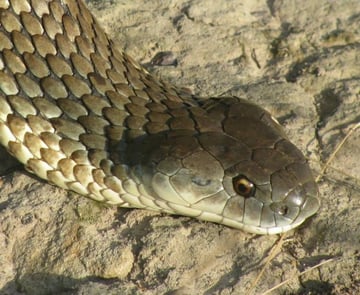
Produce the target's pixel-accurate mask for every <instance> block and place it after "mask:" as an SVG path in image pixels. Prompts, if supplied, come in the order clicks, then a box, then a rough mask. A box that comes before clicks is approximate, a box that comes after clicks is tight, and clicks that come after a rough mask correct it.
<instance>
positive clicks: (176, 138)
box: [133, 99, 319, 234]
mask: <svg viewBox="0 0 360 295" xmlns="http://www.w3.org/2000/svg"><path fill="white" fill-rule="evenodd" d="M219 113H220V114H222V115H221V116H220V117H221V120H219ZM202 116H205V115H204V114H203V115H202ZM206 116H208V118H211V117H214V116H215V117H216V120H214V122H220V124H219V123H212V121H211V120H210V119H209V120H208V124H207V125H206V126H205V125H203V126H201V123H199V124H198V128H197V129H198V130H197V132H194V131H191V130H175V131H172V132H169V133H168V134H167V135H166V136H165V137H164V138H163V139H162V140H161V141H160V142H159V143H158V144H157V145H156V148H154V149H153V151H152V152H151V153H150V154H149V155H150V156H149V157H146V159H145V160H144V161H142V163H141V164H138V165H136V168H134V169H133V174H134V175H135V177H136V178H137V180H138V183H142V184H143V186H144V188H145V190H146V192H147V194H148V195H149V198H151V199H152V200H153V202H154V203H155V204H157V205H158V206H159V207H161V208H166V209H165V210H163V211H166V212H170V213H175V214H181V215H188V216H192V217H196V218H199V219H202V220H207V221H213V222H217V223H221V224H225V225H227V226H230V227H235V228H240V229H243V230H245V231H248V232H251V233H256V234H276V233H281V232H285V231H287V230H290V229H292V228H294V227H296V226H298V225H300V224H301V223H302V222H303V221H304V220H305V219H306V218H308V217H309V216H311V215H313V214H314V213H315V212H316V211H317V210H318V208H319V201H318V199H317V195H318V190H317V186H316V184H315V181H314V178H313V175H312V173H311V170H310V168H309V166H308V164H307V162H306V159H305V158H304V156H303V154H302V153H301V152H300V151H299V150H298V149H297V148H296V147H295V146H294V145H293V144H292V143H291V142H290V141H289V140H288V139H287V137H286V135H285V133H284V132H283V130H282V128H281V126H280V125H279V124H278V123H277V121H276V120H274V119H273V118H272V117H271V116H270V114H269V113H268V112H267V111H265V110H264V109H262V108H260V107H258V106H256V105H254V104H251V103H249V102H247V101H245V100H242V99H236V100H234V99H231V100H230V101H228V102H227V101H226V100H225V102H224V100H223V101H222V103H217V104H215V105H213V106H211V107H209V108H208V109H207V113H206ZM193 120H194V121H195V122H203V121H204V118H197V117H196V116H194V117H193ZM213 124H219V125H218V126H217V127H218V128H217V127H216V126H215V125H213ZM214 126H215V127H216V128H215V127H214Z"/></svg>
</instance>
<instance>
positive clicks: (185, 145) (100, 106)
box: [0, 0, 319, 234]
mask: <svg viewBox="0 0 360 295" xmlns="http://www.w3.org/2000/svg"><path fill="white" fill-rule="evenodd" d="M0 143H1V144H2V145H3V146H4V147H5V148H6V149H7V150H8V151H9V152H10V153H11V154H12V155H13V156H14V157H16V158H17V159H18V160H19V161H20V162H21V163H23V164H24V165H25V167H26V169H27V170H28V171H30V172H32V173H34V174H36V175H37V176H39V177H40V178H43V179H45V180H46V181H48V182H50V183H52V184H55V185H57V186H59V187H62V188H65V189H67V190H72V191H74V192H76V193H78V194H80V195H84V196H87V197H90V198H92V199H95V200H97V201H101V202H105V203H107V204H114V205H118V206H121V207H129V208H130V207H131V208H144V209H150V210H156V211H161V212H166V213H170V214H178V215H186V216H191V217H195V218H198V219H201V220H206V221H212V222H216V223H221V224H224V225H226V226H230V227H234V228H239V229H243V230H245V231H248V232H251V233H257V234H276V233H281V232H285V231H287V230H289V229H292V228H294V227H296V226H298V225H299V224H301V223H302V222H303V221H304V220H305V219H306V218H308V217H309V216H311V215H313V214H314V213H315V212H316V211H317V210H318V208H319V201H318V198H317V196H318V191H317V186H316V184H315V182H314V179H313V176H312V174H311V171H310V169H309V166H308V164H307V162H306V160H305V158H304V156H303V155H302V153H301V152H300V151H299V150H298V149H297V148H296V147H295V146H294V145H293V144H292V143H291V142H290V141H289V140H288V139H287V137H286V135H285V133H284V131H283V130H282V128H281V126H280V125H279V124H278V123H277V121H276V120H275V119H273V118H272V117H271V115H270V114H269V113H268V112H267V111H265V110H264V109H262V108H261V107H259V106H257V105H254V104H252V103H250V102H248V101H246V100H244V99H241V98H237V97H222V98H212V97H210V98H208V99H203V98H200V97H197V96H195V95H192V94H190V93H188V92H186V91H185V90H183V89H181V88H176V87H174V86H172V85H169V84H168V83H166V82H164V81H161V80H159V79H157V78H155V77H154V76H152V75H150V74H149V73H148V72H147V71H146V70H145V69H143V68H142V67H141V66H140V65H139V64H138V63H136V62H135V61H134V60H133V59H132V58H130V57H129V56H128V55H127V54H125V53H123V52H122V51H121V50H119V49H118V46H116V44H115V43H114V42H113V41H112V40H111V39H109V37H108V36H107V35H106V34H105V33H104V31H103V30H102V29H101V27H100V25H99V24H98V22H97V20H96V19H95V18H94V16H93V15H92V14H91V13H90V12H89V10H88V8H87V7H86V6H85V4H84V3H83V2H82V1H74V0H53V1H52V0H0Z"/></svg>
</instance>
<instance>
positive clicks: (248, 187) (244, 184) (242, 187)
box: [233, 175, 255, 198]
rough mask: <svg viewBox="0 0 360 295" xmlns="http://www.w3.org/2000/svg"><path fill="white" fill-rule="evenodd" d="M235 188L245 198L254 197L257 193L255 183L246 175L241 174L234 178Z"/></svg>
mask: <svg viewBox="0 0 360 295" xmlns="http://www.w3.org/2000/svg"><path fill="white" fill-rule="evenodd" d="M233 186H234V190H235V191H236V192H237V193H238V194H239V195H241V196H243V197H245V198H249V197H252V196H253V195H254V194H255V185H254V183H252V182H251V181H250V180H248V179H247V178H246V177H245V176H243V175H240V176H237V177H235V178H233Z"/></svg>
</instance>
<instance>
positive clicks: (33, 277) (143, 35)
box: [0, 0, 360, 295]
mask: <svg viewBox="0 0 360 295" xmlns="http://www.w3.org/2000/svg"><path fill="white" fill-rule="evenodd" d="M88 2H90V3H88V4H89V6H90V8H91V11H92V12H93V13H94V14H95V15H96V16H97V17H98V20H99V21H100V22H101V23H102V24H103V26H104V28H105V29H106V31H107V32H108V33H109V34H110V35H111V36H112V37H113V38H114V39H116V40H118V41H119V44H121V46H122V47H123V48H124V49H125V50H126V51H127V52H128V53H129V54H130V55H131V56H133V57H135V59H137V60H139V61H140V62H141V63H143V64H149V62H150V61H151V59H152V58H153V57H154V56H155V55H156V54H157V53H158V52H161V51H171V52H173V53H174V54H175V55H176V57H177V62H178V65H177V67H175V66H168V67H151V68H149V70H150V71H152V72H154V74H156V75H158V76H160V77H162V78H163V79H165V80H168V81H170V82H172V83H175V84H177V85H179V86H188V87H189V88H190V89H191V90H192V91H193V92H194V93H196V94H199V95H202V96H207V95H212V96H220V95H236V96H242V97H245V98H248V99H249V100H251V101H254V102H256V103H259V104H260V105H262V106H264V107H265V108H267V109H268V110H269V111H270V112H271V113H272V114H273V115H274V116H275V117H277V118H279V121H280V122H281V123H282V124H283V125H284V126H285V128H286V131H287V133H288V135H289V137H290V138H291V140H292V141H293V142H294V143H295V144H296V145H298V146H299V147H300V149H301V150H302V151H303V152H304V153H305V155H306V156H307V157H308V158H309V161H310V163H311V165H312V167H313V169H314V174H315V175H318V174H319V173H320V171H321V168H322V166H323V163H325V162H326V161H327V160H328V159H329V156H330V155H331V154H332V152H333V151H334V149H335V147H336V146H337V145H338V144H339V142H340V141H341V140H342V139H343V138H344V137H345V135H346V134H347V132H349V130H350V129H351V128H353V127H355V126H356V124H359V122H360V58H359V56H360V45H359V44H360V43H359V42H360V31H359V28H360V15H359V13H358V12H359V9H360V4H359V1H358V0H354V1H350V0H349V1H327V0H320V1H299V0H293V1H279V0H272V1H260V0H255V1H254V0H245V1H238V0H229V1H210V0H205V1H200V0H187V1H182V0H180V1H179V0H168V1H148V0H144V1H123V0H117V1H109V0H106V1H96V0H92V1H88ZM359 143H360V128H358V129H357V130H355V132H354V133H352V134H351V136H350V137H349V138H348V140H347V141H346V143H345V144H344V145H343V146H342V148H341V149H340V151H339V152H338V153H337V154H336V156H335V158H334V159H333V161H332V162H331V164H330V166H331V167H330V168H329V169H328V170H327V173H326V174H325V175H324V177H322V179H321V180H320V182H319V190H320V198H321V203H322V206H321V210H320V212H319V213H318V214H317V215H316V216H315V217H314V218H312V219H311V220H310V221H309V222H307V223H306V224H305V225H303V226H302V227H301V228H299V229H297V230H295V231H293V232H291V233H289V234H287V239H286V240H285V242H284V244H283V246H282V248H281V250H280V252H279V253H278V254H277V255H276V256H275V258H274V259H272V260H271V262H270V263H269V265H268V266H267V268H266V269H265V271H264V273H263V275H262V277H261V279H260V280H259V281H258V282H257V283H256V284H255V288H254V289H252V290H250V289H251V286H252V284H253V283H254V281H255V279H256V276H257V275H258V274H259V272H260V270H261V269H262V267H263V266H264V264H265V262H266V260H267V257H268V255H269V252H270V251H271V249H272V247H273V245H274V244H276V242H277V240H278V237H277V236H254V235H251V234H246V233H243V232H241V231H237V230H234V229H230V228H226V227H224V226H221V225H218V224H212V223H206V222H201V221H197V220H195V219H191V218H187V217H175V216H169V215H163V214H158V213H155V212H149V211H142V210H125V209H117V208H106V207H103V206H101V205H99V204H97V203H96V202H93V201H90V200H87V199H85V198H83V197H79V196H77V195H75V194H73V193H69V192H66V191H64V190H61V189H58V188H56V187H53V186H50V185H48V184H46V183H44V182H42V181H40V180H38V179H36V178H34V177H33V176H30V175H28V174H26V173H24V172H15V173H12V174H9V175H8V176H6V177H3V178H2V180H1V186H0V249H1V251H0V265H1V266H2V267H1V269H0V294H169V295H170V294H209V295H210V294H222V295H226V294H245V293H246V292H249V293H248V294H263V293H264V292H266V291H267V290H269V289H270V288H272V287H274V286H276V285H277V284H280V283H281V282H283V281H286V280H288V279H290V278H292V279H291V280H289V281H288V282H287V283H286V284H284V285H282V286H280V287H279V288H278V289H276V290H275V291H273V293H272V294H358V293H360V268H359V260H360V251H359V246H360V218H359V216H360V165H359V154H360V144H359ZM331 258H333V259H332V260H329V261H328V263H326V264H324V265H322V266H319V267H316V269H314V270H312V271H309V272H307V273H305V274H304V275H302V276H298V274H299V273H300V272H302V271H304V270H306V269H308V268H310V267H312V266H315V265H316V264H318V263H320V262H323V261H327V260H328V259H331Z"/></svg>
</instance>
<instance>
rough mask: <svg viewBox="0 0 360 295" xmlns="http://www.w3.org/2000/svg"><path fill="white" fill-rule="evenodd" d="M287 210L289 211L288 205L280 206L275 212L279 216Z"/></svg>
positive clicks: (286, 212)
mask: <svg viewBox="0 0 360 295" xmlns="http://www.w3.org/2000/svg"><path fill="white" fill-rule="evenodd" d="M288 212H289V207H288V206H286V205H284V206H280V207H279V208H278V210H277V213H278V214H279V215H281V216H284V215H286V214H288Z"/></svg>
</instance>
